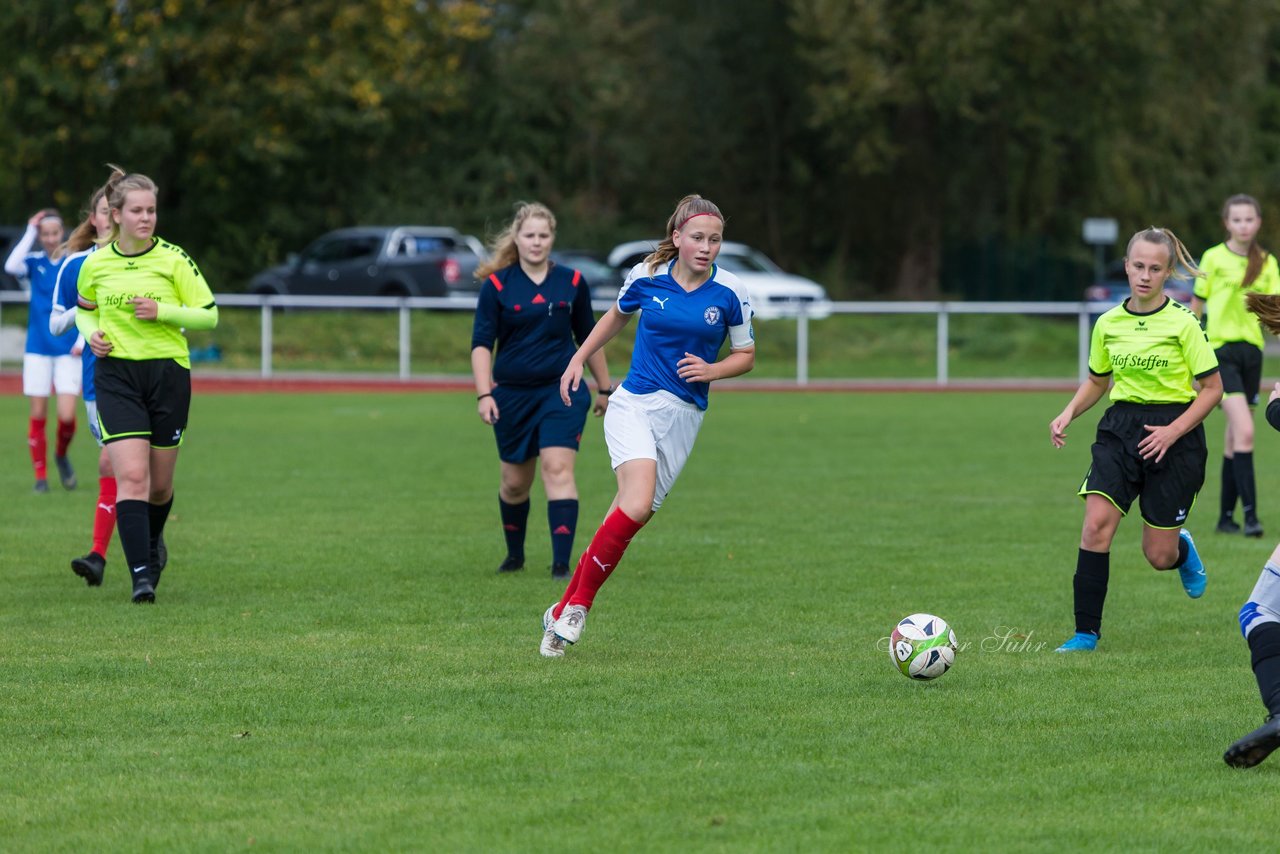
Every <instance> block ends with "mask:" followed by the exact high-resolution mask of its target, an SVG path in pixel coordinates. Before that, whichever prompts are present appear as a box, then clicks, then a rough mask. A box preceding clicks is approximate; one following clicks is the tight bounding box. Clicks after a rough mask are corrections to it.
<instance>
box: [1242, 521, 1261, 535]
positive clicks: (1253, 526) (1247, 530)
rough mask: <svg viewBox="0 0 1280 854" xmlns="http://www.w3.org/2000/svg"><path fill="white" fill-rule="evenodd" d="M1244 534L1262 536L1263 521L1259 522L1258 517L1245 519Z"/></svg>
mask: <svg viewBox="0 0 1280 854" xmlns="http://www.w3.org/2000/svg"><path fill="white" fill-rule="evenodd" d="M1244 535H1245V536H1246V537H1261V536H1262V523H1261V522H1259V521H1258V520H1257V519H1245V520H1244Z"/></svg>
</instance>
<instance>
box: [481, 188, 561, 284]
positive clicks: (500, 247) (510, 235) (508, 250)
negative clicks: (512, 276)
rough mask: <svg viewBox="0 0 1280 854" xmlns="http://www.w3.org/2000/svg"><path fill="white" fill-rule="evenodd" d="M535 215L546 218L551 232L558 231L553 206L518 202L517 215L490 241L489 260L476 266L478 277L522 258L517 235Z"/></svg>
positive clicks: (482, 276)
mask: <svg viewBox="0 0 1280 854" xmlns="http://www.w3.org/2000/svg"><path fill="white" fill-rule="evenodd" d="M534 217H540V218H542V219H545V220H546V221H547V225H549V226H550V227H551V233H552V234H555V233H556V217H555V214H553V213H552V212H551V208H549V207H547V206H546V205H544V204H542V203H540V202H516V215H515V216H514V217H513V218H512V220H511V223H510V224H509V225H508V226H507V227H506V228H504V229H503V230H502V231H500V232H498V234H497V236H496V237H494V238H493V240H491V241H490V242H489V254H490V257H489V260H488V261H486V262H485V263H483V264H481V265H480V266H479V267H476V278H477V279H483V278H484V277H485V276H488V275H490V274H492V273H494V272H496V271H498V270H501V269H503V268H504V267H510V266H511V265H512V264H515V263H516V262H517V261H519V260H520V253H519V251H518V250H517V249H516V235H517V234H519V233H520V228H521V227H522V226H523V225H524V224H525V221H526V220H529V219H533V218H534Z"/></svg>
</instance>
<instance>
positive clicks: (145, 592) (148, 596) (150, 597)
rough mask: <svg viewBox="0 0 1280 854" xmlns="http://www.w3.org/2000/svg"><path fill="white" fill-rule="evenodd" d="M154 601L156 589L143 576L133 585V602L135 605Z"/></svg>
mask: <svg viewBox="0 0 1280 854" xmlns="http://www.w3.org/2000/svg"><path fill="white" fill-rule="evenodd" d="M155 601H156V589H155V587H153V586H152V584H151V582H150V581H148V580H146V579H145V578H144V579H142V580H141V581H138V582H135V583H134V585H133V604H135V605H154V604H155Z"/></svg>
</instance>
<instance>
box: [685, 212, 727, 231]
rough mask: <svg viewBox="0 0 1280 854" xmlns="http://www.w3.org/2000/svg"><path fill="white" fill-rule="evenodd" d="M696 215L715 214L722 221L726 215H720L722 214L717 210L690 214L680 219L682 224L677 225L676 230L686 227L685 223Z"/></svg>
mask: <svg viewBox="0 0 1280 854" xmlns="http://www.w3.org/2000/svg"><path fill="white" fill-rule="evenodd" d="M695 216H713V217H715V218H716V219H718V220H720V221H721V222H724V217H722V216H720V214H718V213H716V212H715V211H703V212H702V213H696V214H689V215H688V216H687V217H685V218H684V219H682V220H680V224H679V225H677V226H676V227H675V230H676V231H679V230H680V229H682V228H684V224H685V223H686V222H688V221H689V220H691V219H693V218H694V217H695Z"/></svg>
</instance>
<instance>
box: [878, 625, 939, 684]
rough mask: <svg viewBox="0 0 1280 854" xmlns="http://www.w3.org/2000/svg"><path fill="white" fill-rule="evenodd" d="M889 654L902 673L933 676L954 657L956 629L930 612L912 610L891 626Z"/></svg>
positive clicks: (920, 677) (917, 676) (924, 676)
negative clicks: (908, 615) (952, 628)
mask: <svg viewBox="0 0 1280 854" xmlns="http://www.w3.org/2000/svg"><path fill="white" fill-rule="evenodd" d="M889 658H890V659H892V661H893V664H894V666H895V667H897V668H898V670H899V671H901V672H902V675H903V676H909V677H911V678H912V679H937V678H938V677H939V676H941V675H942V674H944V673H946V672H947V670H948V669H949V668H950V667H951V665H952V664H955V661H956V633H955V632H953V631H951V627H950V626H948V625H947V621H946V620H944V619H942V618H941V617H935V616H934V615H933V614H912V615H911V616H910V617H904V618H903V619H902V620H901V621H900V622H899V623H898V625H896V626H894V627H893V634H892V635H890V636H889Z"/></svg>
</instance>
